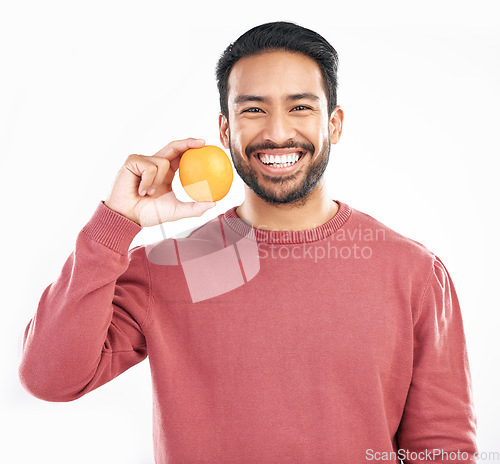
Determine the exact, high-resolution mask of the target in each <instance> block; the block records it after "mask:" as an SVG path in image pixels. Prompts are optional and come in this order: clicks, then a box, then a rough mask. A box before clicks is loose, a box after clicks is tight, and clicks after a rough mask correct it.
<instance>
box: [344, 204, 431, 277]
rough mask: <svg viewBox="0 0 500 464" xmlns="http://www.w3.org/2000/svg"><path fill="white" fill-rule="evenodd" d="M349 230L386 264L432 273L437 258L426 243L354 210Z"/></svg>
mask: <svg viewBox="0 0 500 464" xmlns="http://www.w3.org/2000/svg"><path fill="white" fill-rule="evenodd" d="M345 226H346V231H345V233H346V234H348V233H349V232H350V233H351V234H352V235H357V236H359V237H360V240H361V241H362V242H363V243H364V244H365V245H366V246H370V247H371V248H373V250H374V252H377V253H378V254H379V255H380V256H381V257H382V258H383V259H384V260H385V261H390V262H392V263H393V264H399V265H407V266H410V267H411V268H417V269H419V270H421V271H423V272H424V273H427V274H429V272H431V270H432V269H433V267H434V266H435V262H436V259H437V257H436V255H435V254H434V253H433V252H432V251H431V250H430V249H429V248H428V247H427V246H425V245H424V244H422V243H420V242H419V241H417V240H415V239H413V238H410V237H408V236H406V235H403V234H402V233H400V232H398V231H396V230H395V229H393V228H392V227H390V226H388V225H387V224H385V223H383V222H381V221H379V220H378V219H375V218H374V217H372V216H371V215H369V214H367V213H364V212H362V211H359V210H357V209H355V208H352V207H351V215H350V217H349V220H348V221H347V222H346V224H345Z"/></svg>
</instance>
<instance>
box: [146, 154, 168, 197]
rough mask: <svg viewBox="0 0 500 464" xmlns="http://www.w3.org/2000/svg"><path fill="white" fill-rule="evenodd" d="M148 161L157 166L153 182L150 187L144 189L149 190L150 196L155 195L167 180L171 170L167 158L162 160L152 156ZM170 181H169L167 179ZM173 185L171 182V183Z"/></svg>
mask: <svg viewBox="0 0 500 464" xmlns="http://www.w3.org/2000/svg"><path fill="white" fill-rule="evenodd" d="M148 160H149V161H150V162H152V163H154V164H155V165H156V168H157V170H156V175H155V177H154V179H153V181H152V182H151V185H150V186H146V185H144V186H143V187H144V188H147V189H148V194H149V195H153V193H155V191H156V189H157V188H158V187H160V186H161V185H162V183H163V181H164V180H165V176H166V175H167V173H168V171H169V168H170V161H169V160H168V159H166V158H160V157H157V156H150V157H149V158H148ZM167 180H168V179H167ZM169 183H171V181H169Z"/></svg>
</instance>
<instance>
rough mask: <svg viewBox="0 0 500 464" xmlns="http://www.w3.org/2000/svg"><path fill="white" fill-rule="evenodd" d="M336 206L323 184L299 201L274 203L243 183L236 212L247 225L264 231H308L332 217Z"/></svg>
mask: <svg viewBox="0 0 500 464" xmlns="http://www.w3.org/2000/svg"><path fill="white" fill-rule="evenodd" d="M337 211H338V205H337V203H335V202H334V201H333V200H332V199H331V198H330V197H329V196H328V193H327V192H326V189H325V186H324V184H323V183H320V184H318V185H317V186H316V188H315V189H314V190H313V191H312V192H310V193H309V195H307V196H306V197H304V198H303V199H302V200H299V201H297V202H295V203H290V204H283V205H274V204H271V203H267V202H266V201H264V200H262V198H260V197H259V196H257V195H256V194H255V193H254V192H253V191H252V190H251V189H250V188H248V187H247V186H245V201H244V202H243V203H242V204H241V205H240V206H238V208H236V214H237V215H238V216H239V217H240V218H241V219H243V220H244V221H245V222H247V223H248V224H250V225H252V226H253V227H256V228H257V229H263V230H307V229H314V228H315V227H319V226H321V225H323V224H325V223H326V222H328V221H329V220H330V219H332V218H333V216H335V214H336V213H337Z"/></svg>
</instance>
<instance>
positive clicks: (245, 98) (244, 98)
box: [234, 92, 319, 105]
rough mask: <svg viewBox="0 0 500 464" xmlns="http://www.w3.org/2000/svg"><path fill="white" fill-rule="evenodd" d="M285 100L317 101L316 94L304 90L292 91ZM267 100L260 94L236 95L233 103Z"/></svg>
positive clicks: (265, 101)
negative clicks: (300, 91) (301, 91)
mask: <svg viewBox="0 0 500 464" xmlns="http://www.w3.org/2000/svg"><path fill="white" fill-rule="evenodd" d="M286 100H287V101H296V100H312V101H315V102H318V101H319V97H318V95H315V94H313V93H309V92H304V93H294V94H291V95H287V96H286ZM268 101H269V98H267V97H262V96H260V95H248V94H245V95H238V96H237V97H236V98H235V99H234V103H235V104H236V105H238V104H240V103H247V102H260V103H267V102H268Z"/></svg>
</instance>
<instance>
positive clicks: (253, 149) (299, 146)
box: [245, 140, 316, 156]
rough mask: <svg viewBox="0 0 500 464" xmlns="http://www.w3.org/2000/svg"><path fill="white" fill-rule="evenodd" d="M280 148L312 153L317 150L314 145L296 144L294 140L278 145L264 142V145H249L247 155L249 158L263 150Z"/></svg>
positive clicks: (246, 150) (306, 143)
mask: <svg viewBox="0 0 500 464" xmlns="http://www.w3.org/2000/svg"><path fill="white" fill-rule="evenodd" d="M280 148H297V149H299V150H304V151H308V152H310V153H314V152H315V150H316V148H315V147H314V145H313V144H312V143H309V142H296V141H294V140H290V141H289V142H286V143H283V144H277V143H274V142H262V143H256V144H254V145H248V146H247V147H246V148H245V154H246V155H247V156H251V155H252V153H255V152H256V151H262V150H276V149H280Z"/></svg>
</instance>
